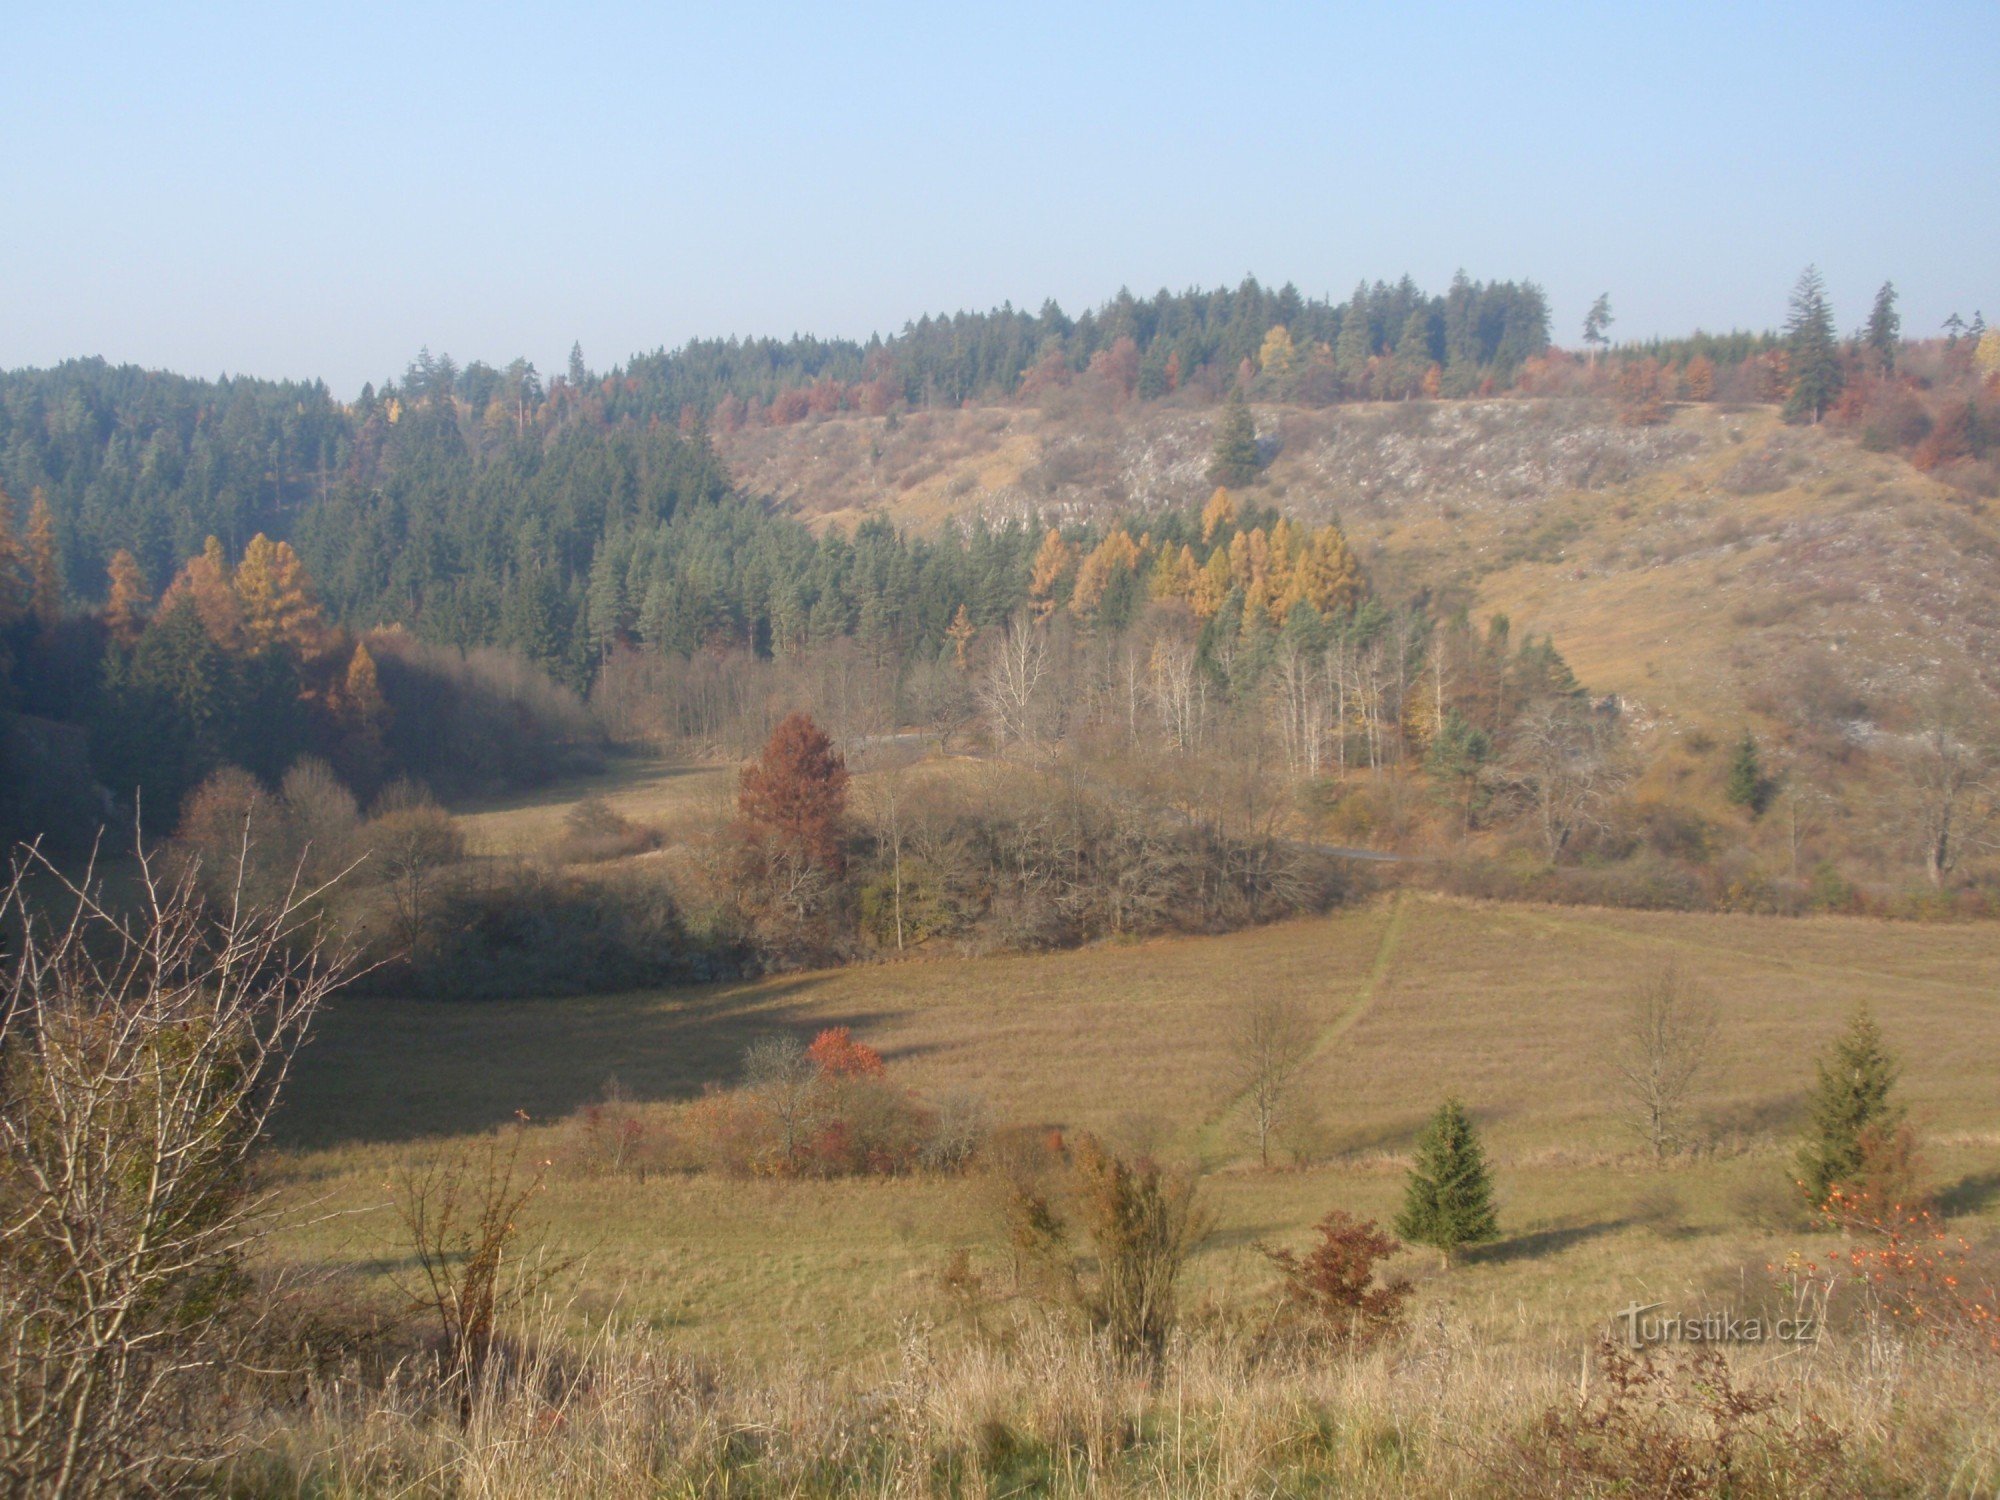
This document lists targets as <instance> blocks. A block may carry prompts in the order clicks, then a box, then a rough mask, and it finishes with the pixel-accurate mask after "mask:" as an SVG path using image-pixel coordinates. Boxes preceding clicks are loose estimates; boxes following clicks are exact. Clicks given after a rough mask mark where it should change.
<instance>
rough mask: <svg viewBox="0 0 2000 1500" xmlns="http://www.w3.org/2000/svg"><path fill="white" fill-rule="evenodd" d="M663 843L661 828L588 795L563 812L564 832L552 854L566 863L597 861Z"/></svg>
mask: <svg viewBox="0 0 2000 1500" xmlns="http://www.w3.org/2000/svg"><path fill="white" fill-rule="evenodd" d="M664 842H665V839H664V837H663V836H662V834H661V833H660V830H659V829H657V828H648V827H644V826H642V825H640V824H638V823H634V822H633V821H632V820H631V819H630V818H628V817H626V816H625V815H624V814H623V813H621V812H619V811H618V809H617V808H615V807H613V806H612V805H611V804H610V803H608V802H606V801H605V800H604V799H603V798H601V797H586V798H584V799H583V800H582V801H581V802H579V803H577V804H576V805H575V806H574V807H572V808H571V809H570V810H569V811H568V812H567V813H565V814H564V815H563V831H562V835H561V836H560V837H559V838H558V839H557V840H556V842H555V844H554V846H553V847H552V848H551V849H550V850H549V853H550V855H551V856H552V857H553V858H555V859H556V860H558V861H560V862H561V863H563V864H572V865H580V864H595V863H598V862H601V861H603V860H609V859H627V858H630V857H631V856H632V855H634V854H645V853H647V852H649V851H650V850H654V849H657V848H659V847H660V845H661V844H662V843H664Z"/></svg>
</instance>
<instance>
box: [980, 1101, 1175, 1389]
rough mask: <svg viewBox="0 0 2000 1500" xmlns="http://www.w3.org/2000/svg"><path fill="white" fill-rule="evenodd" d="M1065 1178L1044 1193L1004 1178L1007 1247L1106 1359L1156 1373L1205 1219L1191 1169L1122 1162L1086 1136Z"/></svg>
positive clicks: (1165, 1347)
mask: <svg viewBox="0 0 2000 1500" xmlns="http://www.w3.org/2000/svg"><path fill="white" fill-rule="evenodd" d="M1065 1176H1066V1181H1065V1182H1064V1183H1063V1184H1062V1186H1061V1188H1060V1189H1059V1190H1058V1192H1057V1193H1056V1194H1054V1195H1051V1194H1050V1193H1048V1192H1045V1191H1043V1190H1042V1189H1041V1188H1039V1187H1038V1186H1036V1185H1035V1184H1034V1183H1032V1182H1031V1181H1025V1180H1017V1181H1016V1182H1015V1183H1013V1184H1012V1185H1011V1188H1010V1191H1009V1194H1008V1197H1007V1208H1006V1217H1007V1222H1008V1230H1009V1234H1010V1237H1011V1238H1012V1240H1013V1244H1014V1248H1015V1250H1016V1251H1017V1253H1018V1254H1019V1255H1020V1256H1021V1257H1022V1259H1023V1261H1024V1262H1025V1263H1026V1264H1027V1265H1028V1266H1029V1267H1030V1268H1031V1269H1032V1271H1033V1272H1034V1273H1035V1275H1034V1279H1035V1282H1036V1285H1037V1287H1038V1289H1039V1290H1040V1291H1041V1293H1042V1294H1043V1295H1044V1296H1045V1297H1046V1298H1048V1299H1050V1300H1053V1301H1056V1302H1058V1303H1060V1304H1062V1305H1064V1306H1067V1307H1069V1308H1070V1309H1072V1310H1073V1311H1074V1312H1076V1313H1077V1314H1079V1315H1080V1316H1081V1317H1082V1319H1083V1321H1084V1324H1085V1326H1086V1327H1087V1328H1089V1330H1090V1331H1091V1332H1092V1333H1093V1334H1095V1335H1097V1336H1099V1337H1101V1338H1103V1339H1104V1341H1105V1343H1106V1345H1107V1347H1108V1348H1109V1350H1110V1352H1111V1354H1112V1355H1113V1357H1114V1358H1116V1359H1118V1360H1120V1361H1121V1362H1124V1363H1127V1364H1130V1365H1132V1366H1134V1367H1135V1368H1137V1369H1139V1370H1141V1371H1142V1372H1144V1373H1145V1374H1147V1375H1149V1376H1157V1375H1158V1374H1159V1372H1160V1370H1161V1368H1162V1366H1163V1365H1164V1364H1165V1361H1166V1352H1167V1342H1168V1340H1169V1339H1170V1338H1171V1337H1172V1335H1173V1331H1174V1328H1175V1325H1176V1322H1177V1320H1178V1305H1177V1301H1176V1293H1177V1290H1178V1287H1179V1283H1180V1276H1181V1272H1182V1270H1183V1269H1184V1268H1185V1267H1186V1265H1187V1260H1188V1257H1189V1256H1190V1255H1192V1254H1193V1253H1194V1251H1195V1250H1196V1249H1197V1248H1198V1247H1199V1246H1200V1245H1201V1243H1202V1242H1203V1241H1204V1240H1205V1239H1207V1237H1208V1235H1209V1233H1210V1232H1211V1230H1212V1229H1213V1227H1214V1220H1213V1218H1212V1217H1211V1216H1210V1214H1209V1213H1208V1211H1207V1209H1206V1208H1205V1207H1204V1206H1203V1205H1202V1204H1201V1202H1200V1201H1199V1199H1198V1198H1197V1195H1196V1191H1195V1182H1194V1179H1193V1178H1192V1177H1190V1176H1188V1175H1186V1174H1184V1173H1180V1172H1171V1171H1168V1170H1166V1169H1165V1168H1163V1167H1161V1166H1160V1165H1159V1163H1157V1162H1155V1161H1152V1160H1149V1159H1144V1158H1142V1159H1140V1160H1138V1161H1136V1162H1134V1161H1127V1160H1125V1159H1123V1158H1121V1157H1118V1156H1115V1155H1113V1154H1112V1153H1111V1152H1109V1151H1107V1150H1105V1149H1104V1147H1103V1146H1101V1145H1100V1144H1098V1142H1097V1141H1096V1140H1095V1139H1094V1138H1093V1137H1091V1136H1084V1137H1082V1138H1080V1139H1079V1140H1078V1142H1077V1143H1076V1147H1075V1149H1074V1151H1073V1152H1072V1153H1071V1157H1070V1161H1069V1165H1068V1169H1067V1172H1066V1174H1065ZM1079 1239H1080V1240H1081V1241H1082V1242H1083V1244H1084V1245H1087V1246H1088V1253H1087V1254H1081V1255H1080V1254H1079V1253H1078V1250H1079V1248H1080V1247H1079V1245H1078V1243H1077V1242H1078V1241H1079Z"/></svg>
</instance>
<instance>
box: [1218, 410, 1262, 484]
mask: <svg viewBox="0 0 2000 1500" xmlns="http://www.w3.org/2000/svg"><path fill="white" fill-rule="evenodd" d="M1208 477H1209V479H1210V480H1211V481H1213V482H1214V483H1216V484H1219V485H1222V486H1224V487H1228V486H1232V485H1244V484H1248V483H1249V482H1250V481H1251V480H1253V479H1255V478H1256V477H1257V424H1256V421H1255V420H1254V419H1253V418H1252V417H1251V415H1250V408H1249V406H1247V405H1246V404H1245V403H1244V400H1243V392H1242V391H1241V390H1235V391H1231V392H1230V394H1229V400H1228V401H1226V402H1225V403H1224V404H1223V407H1222V420H1221V421H1220V422H1219V423H1217V424H1216V432H1215V460H1214V462H1213V463H1211V464H1210V465H1209V466H1208Z"/></svg>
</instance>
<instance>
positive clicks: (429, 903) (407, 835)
mask: <svg viewBox="0 0 2000 1500" xmlns="http://www.w3.org/2000/svg"><path fill="white" fill-rule="evenodd" d="M366 837H367V841H368V844H369V849H370V853H371V854H372V855H373V857H374V868H375V872H376V873H377V874H378V875H379V876H380V877H381V878H382V880H383V881H384V883H385V884H386V885H387V886H388V889H389V901H390V904H391V906H392V907H393V909H394V911H395V914H396V926H397V929H398V930H399V932H400V933H401V936H402V939H403V944H404V947H405V949H406V950H407V951H408V953H409V954H410V955H411V956H413V957H414V956H415V955H416V954H417V952H418V950H419V949H420V948H421V947H422V946H423V940H424V936H425V934H426V933H427V932H429V930H430V926H431V918H432V916H433V915H434V909H435V907H436V904H437V897H438V886H439V884H440V883H441V882H442V880H443V879H444V875H445V872H446V871H447V870H449V869H450V868H451V867H452V866H453V865H455V864H457V863H458V862H459V861H460V860H462V859H463V858H465V839H464V836H463V835H461V834H460V833H459V831H458V825H457V824H456V823H454V822H452V820H451V814H449V813H447V812H446V811H445V810H444V809H443V808H441V807H439V806H437V805H436V804H435V803H432V802H430V801H428V800H424V801H417V802H412V803H410V804H409V805H407V806H392V807H391V808H390V809H389V810H388V811H386V812H383V813H381V814H379V815H378V816H377V817H376V818H375V819H374V821H372V822H371V823H369V825H368V827H367V830H366Z"/></svg>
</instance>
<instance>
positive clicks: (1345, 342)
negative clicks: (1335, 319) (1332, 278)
mask: <svg viewBox="0 0 2000 1500" xmlns="http://www.w3.org/2000/svg"><path fill="white" fill-rule="evenodd" d="M1374 352H1375V339H1374V333H1373V329H1372V328H1371V326H1370V308H1369V305H1368V283H1367V282H1365V281H1363V282H1359V283H1357V284H1356V285H1355V288H1354V295H1353V297H1351V298H1349V299H1348V303H1347V306H1346V307H1345V308H1344V309H1342V311H1341V314H1340V336H1339V338H1338V339H1336V340H1335V342H1334V346H1333V357H1334V362H1335V363H1336V364H1338V365H1339V366H1340V373H1341V377H1342V378H1343V379H1344V380H1346V381H1347V383H1348V384H1349V385H1350V386H1353V385H1355V384H1356V383H1358V382H1359V381H1360V379H1361V377H1362V376H1363V375H1364V374H1366V373H1367V370H1368V360H1369V357H1370V356H1371V355H1372V354H1374Z"/></svg>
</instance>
